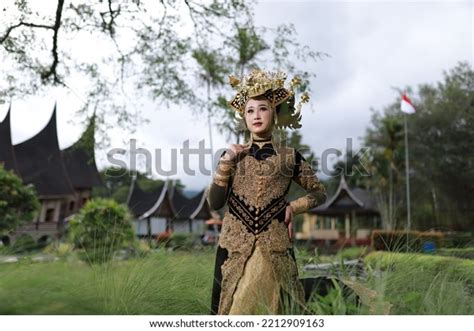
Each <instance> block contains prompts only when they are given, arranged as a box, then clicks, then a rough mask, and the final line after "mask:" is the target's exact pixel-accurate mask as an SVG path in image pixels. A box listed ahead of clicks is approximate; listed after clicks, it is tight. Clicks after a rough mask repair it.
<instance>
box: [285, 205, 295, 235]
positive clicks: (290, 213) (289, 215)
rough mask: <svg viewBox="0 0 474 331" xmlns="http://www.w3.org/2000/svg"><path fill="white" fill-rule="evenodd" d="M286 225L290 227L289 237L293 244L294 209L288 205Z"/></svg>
mask: <svg viewBox="0 0 474 331" xmlns="http://www.w3.org/2000/svg"><path fill="white" fill-rule="evenodd" d="M285 224H286V225H287V226H288V237H289V238H290V241H291V242H293V236H294V232H293V208H292V207H291V206H290V205H288V206H286V210H285Z"/></svg>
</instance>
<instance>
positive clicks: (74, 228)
mask: <svg viewBox="0 0 474 331" xmlns="http://www.w3.org/2000/svg"><path fill="white" fill-rule="evenodd" d="M69 236H70V240H72V242H73V243H74V245H75V246H76V247H79V248H81V249H83V252H82V253H81V254H80V256H81V257H82V258H83V259H86V260H87V261H88V262H89V263H102V262H107V261H109V260H110V259H111V258H112V256H113V253H114V251H116V250H117V249H120V248H123V247H129V246H131V245H133V243H134V241H135V233H134V231H133V226H132V223H131V215H130V213H129V211H128V209H127V207H126V206H124V205H121V204H118V203H117V202H115V201H114V200H110V199H102V198H99V199H93V200H89V201H88V202H87V204H86V205H85V206H84V207H83V208H82V209H81V211H80V212H79V214H77V215H75V216H74V217H73V218H72V220H71V221H70V223H69Z"/></svg>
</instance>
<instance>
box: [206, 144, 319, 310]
mask: <svg viewBox="0 0 474 331" xmlns="http://www.w3.org/2000/svg"><path fill="white" fill-rule="evenodd" d="M292 181H295V182H296V183H298V184H299V185H301V186H302V187H303V188H304V189H305V190H306V192H307V194H306V195H305V196H303V197H301V198H299V199H296V200H294V201H291V202H288V201H287V194H288V191H289V188H290V184H291V182H292ZM325 199H326V190H325V188H324V186H323V185H322V183H321V182H320V181H319V179H318V178H317V176H316V174H315V173H314V171H313V169H312V168H311V165H310V164H309V162H307V161H306V160H305V159H304V157H303V156H302V155H301V154H300V153H299V152H298V151H296V150H295V149H294V148H291V147H277V146H274V143H272V140H271V138H268V139H266V140H260V141H258V140H257V139H253V141H252V143H251V148H250V150H249V152H248V153H245V154H240V155H239V156H238V157H237V158H236V159H235V160H234V161H225V160H222V159H221V160H220V161H219V164H218V166H217V171H216V175H215V176H214V179H213V183H212V184H211V186H210V187H209V195H208V202H209V205H210V207H211V208H213V209H220V208H222V207H223V206H224V205H225V204H227V209H226V211H225V215H224V219H223V226H222V231H221V235H220V237H219V241H218V247H217V254H216V262H215V271H214V283H213V290H212V303H211V306H212V307H211V314H241V315H246V314H281V313H288V312H289V311H294V310H293V308H295V307H296V308H298V309H300V310H299V311H301V309H304V307H305V297H304V290H303V286H302V284H301V282H300V281H299V278H298V269H297V265H296V260H295V256H294V253H293V248H292V242H291V241H290V239H289V235H288V227H287V225H286V224H285V222H284V221H285V210H286V207H287V205H288V204H290V205H291V206H292V208H293V211H294V214H299V213H302V212H304V211H306V210H308V209H310V208H313V207H315V206H317V205H319V204H321V203H323V202H324V200H325Z"/></svg>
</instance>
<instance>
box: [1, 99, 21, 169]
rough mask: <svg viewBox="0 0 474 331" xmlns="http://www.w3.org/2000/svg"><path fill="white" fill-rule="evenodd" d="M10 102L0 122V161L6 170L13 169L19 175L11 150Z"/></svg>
mask: <svg viewBox="0 0 474 331" xmlns="http://www.w3.org/2000/svg"><path fill="white" fill-rule="evenodd" d="M11 108H12V106H11V104H10V107H9V108H8V111H7V115H6V116H5V118H4V119H3V121H2V122H0V163H3V166H4V167H5V169H7V170H13V171H14V172H16V173H17V175H19V171H18V165H17V162H16V157H15V152H14V151H13V144H12V134H11V125H10V113H11Z"/></svg>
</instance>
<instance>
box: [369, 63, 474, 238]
mask: <svg viewBox="0 0 474 331" xmlns="http://www.w3.org/2000/svg"><path fill="white" fill-rule="evenodd" d="M443 75H444V78H443V80H442V81H440V82H437V83H436V84H421V85H419V86H418V93H416V94H415V93H414V92H412V90H411V89H408V91H409V92H410V95H411V99H412V101H413V103H414V105H415V108H416V109H417V112H416V114H413V115H410V116H409V117H408V140H409V146H410V174H409V176H410V183H411V185H410V186H411V193H412V194H411V195H412V205H413V224H414V225H415V226H416V227H418V228H420V229H430V228H433V227H442V228H451V229H457V230H463V229H464V230H471V231H472V219H473V218H474V212H473V210H472V207H471V206H472V202H471V201H472V196H474V184H472V183H474V170H473V163H474V156H473V155H472V153H470V151H471V150H474V129H473V128H474V71H473V70H472V67H471V65H470V64H469V63H467V62H459V63H458V64H457V65H456V66H455V67H454V68H452V69H451V70H449V71H448V72H444V73H443ZM401 91H402V89H397V96H396V100H395V101H394V102H393V103H392V104H391V105H389V106H388V107H386V108H385V109H384V110H383V112H380V113H378V112H377V113H376V112H374V115H373V118H372V127H371V128H369V129H368V130H367V132H366V135H365V144H366V145H367V146H368V147H370V149H371V156H372V159H371V163H370V165H371V173H372V176H371V177H369V178H368V182H367V184H368V186H369V187H370V188H371V189H372V190H373V191H374V192H375V193H376V196H377V197H378V200H379V207H380V209H381V212H382V219H384V218H385V219H386V220H387V222H390V220H393V219H396V218H397V217H400V214H401V213H400V212H399V211H403V210H404V209H406V196H405V194H404V191H405V171H403V169H404V166H405V157H404V150H405V145H404V141H403V134H404V132H403V128H402V125H401V123H402V116H404V115H403V113H401V111H400V109H399V107H400V95H401Z"/></svg>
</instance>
